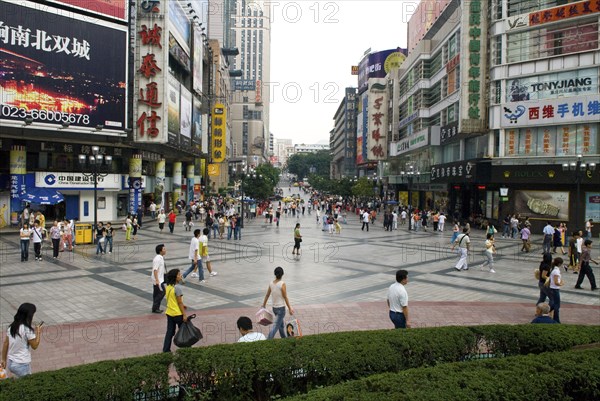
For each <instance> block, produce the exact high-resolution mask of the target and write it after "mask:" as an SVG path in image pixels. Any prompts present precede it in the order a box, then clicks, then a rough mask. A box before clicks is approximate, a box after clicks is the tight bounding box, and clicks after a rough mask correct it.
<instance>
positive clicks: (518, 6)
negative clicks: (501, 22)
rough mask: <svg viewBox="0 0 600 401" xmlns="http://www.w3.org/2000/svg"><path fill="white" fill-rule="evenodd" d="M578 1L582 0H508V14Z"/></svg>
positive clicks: (499, 1)
mask: <svg viewBox="0 0 600 401" xmlns="http://www.w3.org/2000/svg"><path fill="white" fill-rule="evenodd" d="M577 1H581V0H508V2H507V11H508V16H509V17H511V16H513V15H520V14H527V13H530V12H532V11H538V10H543V9H545V8H552V7H555V6H560V5H563V4H568V3H575V2H577ZM497 2H498V3H501V0H497ZM500 7H501V6H500Z"/></svg>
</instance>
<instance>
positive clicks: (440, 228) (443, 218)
mask: <svg viewBox="0 0 600 401" xmlns="http://www.w3.org/2000/svg"><path fill="white" fill-rule="evenodd" d="M445 225H446V215H444V213H440V217H438V231H439V232H442V233H443V232H444V226H445Z"/></svg>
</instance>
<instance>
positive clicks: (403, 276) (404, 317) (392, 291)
mask: <svg viewBox="0 0 600 401" xmlns="http://www.w3.org/2000/svg"><path fill="white" fill-rule="evenodd" d="M407 283H408V272H407V271H406V270H398V271H397V272H396V282H395V283H394V284H392V285H390V288H389V289H388V295H387V298H388V299H387V304H388V307H389V309H390V320H391V321H392V323H394V328H396V329H406V328H410V319H409V316H408V293H407V292H406V288H405V287H404V286H405V285H406V284H407Z"/></svg>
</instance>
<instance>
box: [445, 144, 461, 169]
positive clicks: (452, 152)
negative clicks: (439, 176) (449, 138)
mask: <svg viewBox="0 0 600 401" xmlns="http://www.w3.org/2000/svg"><path fill="white" fill-rule="evenodd" d="M459 157H460V142H454V143H449V144H447V145H445V146H444V147H442V162H441V164H443V163H452V162H455V161H458V160H459Z"/></svg>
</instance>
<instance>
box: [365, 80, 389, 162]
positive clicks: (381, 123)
mask: <svg viewBox="0 0 600 401" xmlns="http://www.w3.org/2000/svg"><path fill="white" fill-rule="evenodd" d="M367 93H368V94H369V108H368V112H369V133H368V136H367V149H368V159H369V160H385V159H386V158H387V153H388V150H387V137H388V135H387V130H388V89H387V81H386V79H385V78H381V79H370V80H369V91H368V92H367Z"/></svg>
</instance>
